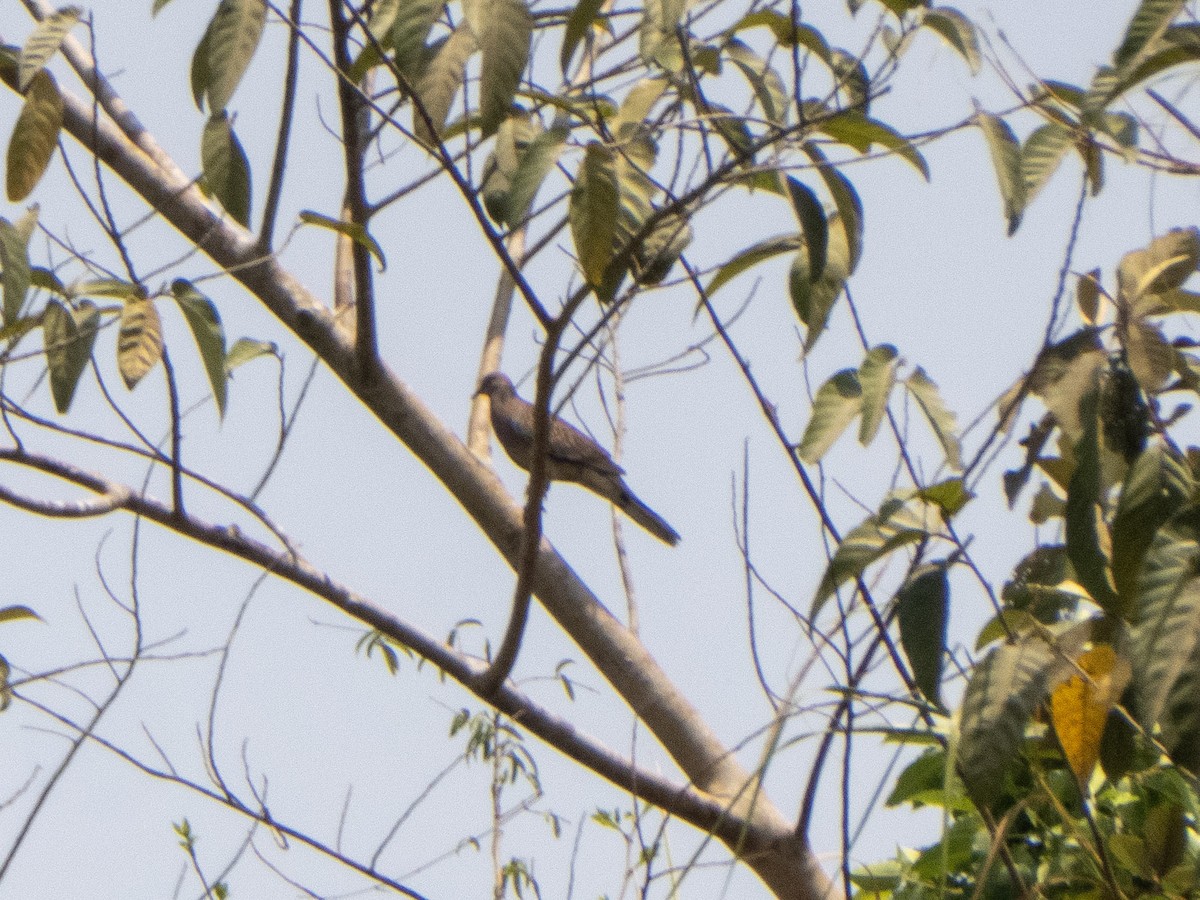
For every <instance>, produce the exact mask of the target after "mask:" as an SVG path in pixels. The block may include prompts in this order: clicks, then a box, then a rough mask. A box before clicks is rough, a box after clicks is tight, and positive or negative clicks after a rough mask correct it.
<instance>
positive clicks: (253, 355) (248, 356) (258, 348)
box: [225, 338, 279, 373]
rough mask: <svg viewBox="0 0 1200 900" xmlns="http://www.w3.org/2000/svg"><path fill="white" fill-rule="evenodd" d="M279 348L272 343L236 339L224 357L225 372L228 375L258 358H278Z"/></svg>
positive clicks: (250, 339)
mask: <svg viewBox="0 0 1200 900" xmlns="http://www.w3.org/2000/svg"><path fill="white" fill-rule="evenodd" d="M278 355H279V347H277V346H276V345H275V343H274V342H272V341H256V340H254V339H252V338H238V339H237V340H236V341H234V342H233V346H232V347H230V348H229V353H227V354H226V356H225V372H226V373H229V372H232V371H233V370H234V369H236V368H237V367H238V366H243V365H245V364H246V363H248V362H250V361H251V360H252V359H258V358H259V357H260V356H278Z"/></svg>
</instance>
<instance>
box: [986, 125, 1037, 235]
mask: <svg viewBox="0 0 1200 900" xmlns="http://www.w3.org/2000/svg"><path fill="white" fill-rule="evenodd" d="M975 124H977V125H978V126H979V129H980V131H982V132H983V136H984V139H985V140H986V141H987V145H988V150H989V151H990V152H991V155H992V165H993V167H994V168H995V170H996V181H997V183H998V184H999V185H1000V198H1001V199H1002V200H1003V201H1004V217H1005V218H1006V219H1008V234H1009V236H1010V237H1011V236H1012V235H1013V234H1014V233H1015V232H1016V230H1017V227H1018V226H1019V225H1020V224H1021V216H1022V215H1023V214H1024V212H1025V178H1024V175H1023V173H1022V171H1021V145H1020V143H1019V142H1018V141H1017V138H1016V135H1014V134H1013V131H1012V129H1011V128H1009V127H1008V123H1007V122H1005V121H1004V120H1003V119H1001V118H1000V117H999V116H994V115H992V114H991V113H989V112H983V111H980V112H977V113H976V114H975Z"/></svg>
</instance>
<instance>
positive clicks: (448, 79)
mask: <svg viewBox="0 0 1200 900" xmlns="http://www.w3.org/2000/svg"><path fill="white" fill-rule="evenodd" d="M475 49H476V44H475V35H474V34H473V33H472V32H471V29H470V27H469V26H468V25H467V24H466V22H460V23H459V25H458V27H457V28H455V29H454V31H453V32H451V34H450V37H449V38H448V39H447V40H446V42H445V43H444V44H442V46H441V49H439V50H438V51H437V53H436V54H435V55H434V57H433V59H431V60H430V61H429V65H428V66H426V67H425V70H424V71H423V72H422V73H421V77H420V78H418V79H417V83H416V85H415V87H414V90H415V91H416V100H417V101H418V102H419V104H420V107H421V108H420V109H414V110H413V131H414V133H415V134H416V136H417V137H418V138H420V139H421V140H423V141H427V142H428V143H431V144H432V143H434V142H435V141H436V140H437V139H438V138H439V137H441V134H442V129H443V128H444V127H445V125H446V117H447V116H448V115H450V107H451V106H453V105H454V97H455V95H456V94H457V93H458V90H459V88H461V87H462V82H463V73H464V72H465V71H466V66H467V59H468V58H469V57H470V56H471V54H472V53H474V52H475ZM422 110H424V115H422V114H421V113H422ZM426 117H428V121H426Z"/></svg>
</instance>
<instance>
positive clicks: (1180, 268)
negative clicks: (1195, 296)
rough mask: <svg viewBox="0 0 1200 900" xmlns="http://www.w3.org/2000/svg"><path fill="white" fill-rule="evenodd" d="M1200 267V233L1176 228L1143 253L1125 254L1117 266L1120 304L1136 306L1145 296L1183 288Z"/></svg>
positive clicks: (1161, 236) (1199, 231)
mask: <svg viewBox="0 0 1200 900" xmlns="http://www.w3.org/2000/svg"><path fill="white" fill-rule="evenodd" d="M1198 264H1200V229H1197V228H1195V227H1192V228H1175V229H1172V230H1171V231H1168V232H1167V233H1166V234H1163V235H1160V236H1158V237H1156V238H1155V239H1154V240H1153V241H1151V242H1150V245H1149V246H1148V247H1146V248H1145V249H1144V250H1134V251H1133V252H1131V253H1126V254H1125V256H1123V257H1122V258H1121V263H1120V265H1119V266H1117V288H1118V294H1117V297H1118V300H1119V301H1120V302H1122V303H1126V304H1133V303H1134V302H1136V301H1137V300H1138V299H1139V298H1141V297H1142V296H1144V295H1146V294H1161V293H1163V292H1165V291H1170V290H1174V289H1176V288H1180V287H1182V286H1183V283H1184V282H1185V281H1187V279H1188V278H1189V277H1190V276H1191V274H1192V273H1193V272H1195V271H1196V267H1197V265H1198Z"/></svg>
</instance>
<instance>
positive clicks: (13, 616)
mask: <svg viewBox="0 0 1200 900" xmlns="http://www.w3.org/2000/svg"><path fill="white" fill-rule="evenodd" d="M21 619H33V620H35V621H37V622H41V621H44V620H43V619H42V617H41V616H39V615H38V614H37V613H35V612H34V611H33V610H32V609H30V608H29V607H28V606H5V607H3V608H0V622H17V621H20V620H21Z"/></svg>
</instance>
